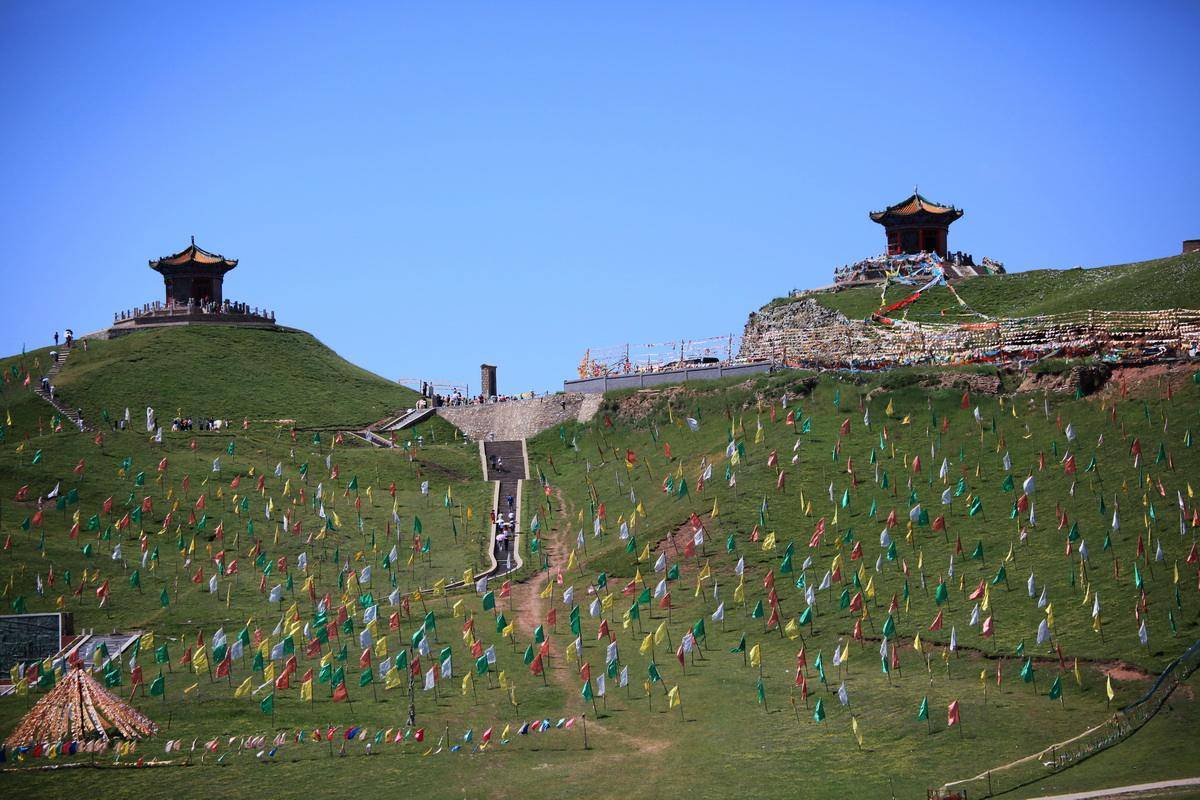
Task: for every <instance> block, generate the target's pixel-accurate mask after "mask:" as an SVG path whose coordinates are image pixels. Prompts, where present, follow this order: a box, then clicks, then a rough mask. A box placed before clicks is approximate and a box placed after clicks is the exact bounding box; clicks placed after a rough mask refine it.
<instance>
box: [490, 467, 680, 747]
mask: <svg viewBox="0 0 1200 800" xmlns="http://www.w3.org/2000/svg"><path fill="white" fill-rule="evenodd" d="M553 492H554V498H555V500H556V501H557V506H558V510H557V512H556V514H555V517H556V519H555V522H556V523H557V524H555V525H551V524H550V521H549V520H546V521H545V525H543V528H542V530H543V533H544V536H543V537H542V549H543V551H544V552H545V554H546V558H547V560H548V561H549V563H550V569H549V570H548V571H546V570H543V571H539V572H537V573H535V574H534V575H531V576H530V577H529V578H527V579H526V580H523V581H521V582H520V583H518V584H515V585H514V586H513V590H512V606H513V609H514V611H515V612H516V623H517V629H518V630H520V631H521V632H522V633H524V634H525V635H526V636H532V635H533V631H534V629H535V628H537V626H538V625H540V624H541V623H542V621H544V620H545V619H546V613H547V612H548V611H549V609H550V605H551V602H552V600H551V599H543V598H542V596H541V593H542V592H543V591H545V589H546V584H547V583H548V582H549V581H554V580H557V576H558V575H559V574H560V572H561V571H562V570H563V569H564V568H565V567H566V562H567V558H568V557H569V555H570V549H571V548H570V546H569V544H568V542H569V534H568V531H567V523H568V522H569V521H570V519H571V518H572V517H571V510H572V507H571V504H570V503H569V502H568V501H567V500H566V498H564V497H563V494H562V491H561V490H560V489H558V488H555V489H554V490H553ZM625 646H630V645H629V644H628V643H626V644H625ZM555 656H556V657H555V658H552V659H551V662H550V669H549V670H547V675H548V677H549V678H550V679H551V680H552V681H554V682H555V683H556V684H558V685H559V686H561V687H562V688H563V689H564V690H566V692H567V697H569V698H571V699H574V698H576V697H578V692H579V686H578V680H577V678H576V675H577V672H576V669H575V665H574V664H572V663H570V662H567V661H566V660H565V659H564V658H563V654H562V652H561V651H560V652H558V653H556V654H555ZM614 688H615V687H614ZM587 716H588V728H589V732H594V733H595V734H599V735H601V736H608V737H612V739H614V740H616V743H617V748H616V749H614V750H613V751H612V752H610V753H607V754H605V755H604V758H605V760H606V761H607V760H614V759H620V760H622V761H623V762H624V763H627V762H628V759H629V758H630V757H631V756H654V755H657V754H658V753H661V752H662V751H663V750H665V749H666V748H667V747H668V746H669V744H670V743H669V742H667V741H665V740H662V739H655V738H651V737H648V736H645V737H643V736H636V735H634V734H630V733H626V732H624V731H618V730H613V729H611V728H609V727H608V726H607V725H606V724H605V723H603V722H601V721H600V720H598V719H595V717H593V716H592V715H591V714H588V715H587Z"/></svg>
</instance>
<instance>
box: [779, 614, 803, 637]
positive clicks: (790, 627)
mask: <svg viewBox="0 0 1200 800" xmlns="http://www.w3.org/2000/svg"><path fill="white" fill-rule="evenodd" d="M783 632H784V633H785V634H787V637H788V638H789V639H791V640H792V641H795V640H796V639H798V638H800V626H798V625H797V624H796V620H795V618H794V617H793V618H789V619H788V621H787V625H784V626H783Z"/></svg>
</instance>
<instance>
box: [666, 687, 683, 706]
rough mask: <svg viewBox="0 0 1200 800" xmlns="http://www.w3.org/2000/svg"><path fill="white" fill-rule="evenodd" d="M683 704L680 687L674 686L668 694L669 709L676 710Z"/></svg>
mask: <svg viewBox="0 0 1200 800" xmlns="http://www.w3.org/2000/svg"><path fill="white" fill-rule="evenodd" d="M682 702H683V701H682V700H680V699H679V687H678V686H672V687H671V691H669V692H667V704H668V707H670V708H675V707H676V706H678V705H680V704H682Z"/></svg>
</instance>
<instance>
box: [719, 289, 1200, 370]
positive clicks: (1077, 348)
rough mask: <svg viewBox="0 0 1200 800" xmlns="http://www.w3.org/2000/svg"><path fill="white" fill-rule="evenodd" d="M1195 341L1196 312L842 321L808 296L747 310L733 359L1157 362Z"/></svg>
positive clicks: (857, 363)
mask: <svg viewBox="0 0 1200 800" xmlns="http://www.w3.org/2000/svg"><path fill="white" fill-rule="evenodd" d="M1198 340H1200V311H1196V310H1191V309H1164V310H1162V311H1074V312H1069V313H1065V314H1054V315H1047V316H1038V317H1015V318H1002V319H989V320H982V321H980V322H977V323H972V324H963V325H958V324H948V323H919V322H908V321H905V320H903V319H899V320H894V321H893V322H892V323H891V324H887V325H884V324H880V323H876V322H868V321H863V320H850V319H847V318H846V317H845V316H844V315H842V314H841V313H840V312H837V311H833V310H831V309H828V308H825V307H824V306H822V305H821V304H820V303H818V302H817V301H816V300H814V299H812V298H804V299H798V300H793V301H792V302H788V303H780V304H778V305H773V306H764V307H763V308H761V309H760V310H758V311H756V312H754V313H752V314H751V315H750V319H749V320H748V321H747V322H746V328H745V331H744V333H743V334H742V346H741V349H740V350H739V351H738V358H739V359H741V360H743V361H760V360H771V361H774V362H776V363H782V364H786V365H788V366H800V367H831V368H845V367H872V366H875V367H886V366H895V365H903V364H923V363H959V362H967V361H979V360H988V361H1001V362H1004V361H1012V360H1015V359H1020V358H1030V357H1034V356H1045V355H1055V354H1061V355H1070V356H1080V355H1095V354H1108V353H1115V354H1118V355H1121V356H1123V357H1140V358H1152V359H1153V358H1158V357H1162V356H1164V355H1167V354H1169V353H1171V352H1172V351H1173V352H1176V353H1179V352H1182V351H1185V350H1187V349H1189V348H1190V347H1192V343H1193V342H1196V341H1198Z"/></svg>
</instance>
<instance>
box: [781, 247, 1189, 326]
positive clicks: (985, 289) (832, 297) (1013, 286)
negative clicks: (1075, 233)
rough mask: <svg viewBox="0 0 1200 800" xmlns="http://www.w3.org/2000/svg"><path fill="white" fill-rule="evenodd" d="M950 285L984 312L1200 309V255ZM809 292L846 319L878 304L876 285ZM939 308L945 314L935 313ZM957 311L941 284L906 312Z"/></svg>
mask: <svg viewBox="0 0 1200 800" xmlns="http://www.w3.org/2000/svg"><path fill="white" fill-rule="evenodd" d="M955 288H956V289H957V290H958V293H959V295H961V296H962V298H963V300H964V301H966V303H967V304H968V305H969V306H971V307H972V308H974V309H975V310H977V311H979V312H981V313H983V314H987V315H989V316H1007V317H1018V316H1030V315H1035V314H1055V313H1061V312H1064V311H1075V310H1079V309H1098V310H1106V311H1146V310H1153V309H1158V308H1200V254H1197V253H1191V254H1188V255H1179V256H1171V257H1169V258H1160V259H1155V260H1153V261H1142V262H1139V263H1136V264H1123V265H1118V266H1111V267H1099V268H1096V269H1068V270H1051V269H1041V270H1030V271H1028V272H1014V273H1011V274H1008V275H995V276H985V277H980V278H972V279H970V280H968V281H964V282H962V283H960V284H957V285H956V287H955ZM911 291H912V289H911V287H907V286H892V287H890V288H889V290H888V293H887V301H888V302H889V303H891V302H895V301H896V300H900V299H902V298H904V297H906V296H907V295H908V294H909V293H911ZM814 297H815V299H816V300H817V302H819V303H821V304H822V305H824V306H826V307H828V308H832V309H836V310H838V311H841V312H842V313H843V314H845V315H846V316H847V317H849V318H850V319H864V318H865V317H867V316H868V315H869V314H870V313H871V312H872V311H874V310H875V309H877V308H879V305H880V304H879V289H878V288H875V287H870V286H867V287H860V288H857V289H847V290H846V291H842V292H825V293H822V294H818V295H814ZM776 302H777V303H778V302H782V301H776ZM943 309H944V310H945V311H946V314H945V316H942V314H941V313H940V312H941V311H942V310H943ZM959 316H962V315H961V313H960V311H959V306H958V304H957V303H956V302H955V300H954V298H953V297H952V296H951V295H950V292H949V291H947V290H946V289H944V288H942V287H936V288H934V289H931V290H930V291H929V292H927V293H926V294H925V295H924V296H923V298H922V299H921V301H920V302H918V303H917V304H916V305H915V306H913V307H912V308H910V309H909V313H908V318H909V319H911V320H920V321H947V320H954V319H956V318H957V317H959Z"/></svg>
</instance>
